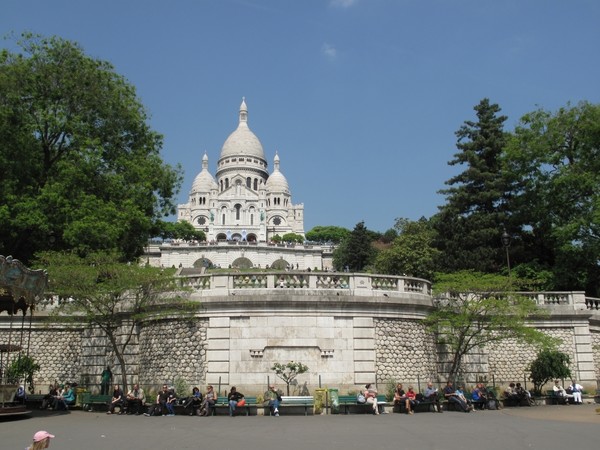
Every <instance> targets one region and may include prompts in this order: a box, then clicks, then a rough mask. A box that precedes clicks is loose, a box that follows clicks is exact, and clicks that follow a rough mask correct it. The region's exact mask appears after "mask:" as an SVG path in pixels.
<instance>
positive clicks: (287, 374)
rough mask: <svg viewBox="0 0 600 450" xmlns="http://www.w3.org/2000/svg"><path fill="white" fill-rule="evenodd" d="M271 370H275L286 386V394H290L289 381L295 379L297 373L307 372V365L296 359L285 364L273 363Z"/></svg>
mask: <svg viewBox="0 0 600 450" xmlns="http://www.w3.org/2000/svg"><path fill="white" fill-rule="evenodd" d="M271 370H272V371H274V372H275V375H277V376H278V377H279V378H280V379H281V380H283V381H284V382H285V384H286V386H287V395H290V383H291V382H292V381H293V380H295V379H296V377H297V376H298V375H301V374H303V373H306V372H308V366H307V365H305V364H302V363H301V362H297V361H290V362H288V363H287V364H282V363H278V362H276V363H274V364H273V367H271Z"/></svg>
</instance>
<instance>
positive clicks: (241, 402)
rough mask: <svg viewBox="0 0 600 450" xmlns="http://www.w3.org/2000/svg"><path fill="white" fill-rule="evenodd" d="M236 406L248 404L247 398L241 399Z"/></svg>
mask: <svg viewBox="0 0 600 450" xmlns="http://www.w3.org/2000/svg"><path fill="white" fill-rule="evenodd" d="M236 406H246V399H245V398H243V399H241V400H240V401H239V402H237V405H236Z"/></svg>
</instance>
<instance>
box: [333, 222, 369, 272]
mask: <svg viewBox="0 0 600 450" xmlns="http://www.w3.org/2000/svg"><path fill="white" fill-rule="evenodd" d="M372 242H373V235H372V234H371V233H370V232H369V230H368V229H367V227H366V226H365V223H364V222H359V223H357V224H356V226H355V227H354V230H352V232H351V233H350V234H349V235H348V236H347V237H346V238H345V239H344V240H343V241H342V242H341V243H340V245H339V247H338V248H336V249H335V251H334V252H333V265H334V267H336V268H337V269H338V270H345V269H346V268H348V270H350V271H351V272H360V271H362V270H364V269H365V268H366V267H367V266H368V265H369V264H371V263H372V262H373V260H374V258H375V255H376V250H375V248H374V247H373V245H372Z"/></svg>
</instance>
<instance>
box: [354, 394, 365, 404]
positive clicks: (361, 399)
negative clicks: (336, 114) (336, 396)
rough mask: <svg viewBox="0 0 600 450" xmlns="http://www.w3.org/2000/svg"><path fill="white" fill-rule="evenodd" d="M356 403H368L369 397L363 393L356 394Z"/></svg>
mask: <svg viewBox="0 0 600 450" xmlns="http://www.w3.org/2000/svg"><path fill="white" fill-rule="evenodd" d="M356 403H367V399H366V398H365V396H364V395H363V394H358V395H357V396H356Z"/></svg>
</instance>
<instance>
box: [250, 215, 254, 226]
mask: <svg viewBox="0 0 600 450" xmlns="http://www.w3.org/2000/svg"><path fill="white" fill-rule="evenodd" d="M250 225H254V214H250Z"/></svg>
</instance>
